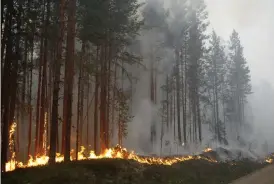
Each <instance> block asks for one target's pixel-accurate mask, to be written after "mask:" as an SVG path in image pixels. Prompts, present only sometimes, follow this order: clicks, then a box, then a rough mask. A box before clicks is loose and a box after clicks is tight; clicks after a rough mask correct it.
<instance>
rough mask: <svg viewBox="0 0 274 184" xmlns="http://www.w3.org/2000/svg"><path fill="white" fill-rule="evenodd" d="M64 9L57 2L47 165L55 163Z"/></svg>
mask: <svg viewBox="0 0 274 184" xmlns="http://www.w3.org/2000/svg"><path fill="white" fill-rule="evenodd" d="M64 8H65V0H60V2H59V29H58V42H57V51H56V61H55V67H54V78H53V93H52V95H53V96H52V110H51V129H50V130H51V131H50V151H49V163H50V164H52V163H55V157H56V147H57V146H56V144H57V142H58V141H57V140H58V100H59V83H60V72H61V71H60V70H61V60H62V44H63V37H64V14H65V13H64Z"/></svg>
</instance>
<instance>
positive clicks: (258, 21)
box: [205, 0, 274, 87]
mask: <svg viewBox="0 0 274 184" xmlns="http://www.w3.org/2000/svg"><path fill="white" fill-rule="evenodd" d="M205 2H206V3H207V7H208V11H209V20H210V22H211V25H212V26H213V28H214V29H215V30H216V32H217V33H218V34H219V35H220V36H222V37H223V38H224V39H225V40H227V39H228V38H229V35H230V34H231V32H232V29H233V28H234V29H236V31H238V32H239V34H240V37H241V41H242V44H243V46H244V53H245V56H246V58H247V61H248V64H249V66H250V69H251V77H252V83H253V84H258V82H260V81H261V80H262V79H266V80H267V81H268V82H269V83H271V84H272V86H273V87H274V0H205Z"/></svg>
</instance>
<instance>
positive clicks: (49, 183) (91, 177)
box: [2, 159, 265, 184]
mask: <svg viewBox="0 0 274 184" xmlns="http://www.w3.org/2000/svg"><path fill="white" fill-rule="evenodd" d="M264 166H265V164H260V163H255V162H251V161H247V160H245V161H237V162H235V165H232V164H231V163H212V162H208V161H205V160H190V161H186V162H181V163H177V164H174V165H172V166H164V165H146V164H140V163H137V162H135V161H132V160H120V159H100V160H85V161H78V162H71V163H60V164H56V165H53V166H43V167H35V168H27V169H17V170H15V171H13V172H8V173H4V174H2V182H3V184H63V183H64V184H179V183H182V184H217V183H218V184H220V183H229V182H231V181H233V180H235V179H237V178H239V177H241V176H244V175H246V174H248V173H250V172H252V171H254V170H257V169H259V168H262V167H264Z"/></svg>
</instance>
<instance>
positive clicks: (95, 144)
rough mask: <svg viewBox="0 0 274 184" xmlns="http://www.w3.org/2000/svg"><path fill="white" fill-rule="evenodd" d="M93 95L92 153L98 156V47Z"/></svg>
mask: <svg viewBox="0 0 274 184" xmlns="http://www.w3.org/2000/svg"><path fill="white" fill-rule="evenodd" d="M95 65H96V66H95V93H94V139H93V140H94V152H95V154H98V144H97V142H98V91H99V70H98V65H99V46H97V51H96V63H95Z"/></svg>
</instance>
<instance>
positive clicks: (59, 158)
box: [6, 145, 274, 171]
mask: <svg viewBox="0 0 274 184" xmlns="http://www.w3.org/2000/svg"><path fill="white" fill-rule="evenodd" d="M13 154H14V153H13ZM239 154H240V155H241V152H239V153H238V157H235V153H233V152H231V151H229V150H226V149H224V148H218V149H216V150H212V149H210V148H207V149H205V150H203V152H202V153H201V154H197V155H185V156H168V157H157V156H141V155H138V154H136V153H134V152H133V151H131V152H130V151H128V150H127V149H125V148H122V147H121V146H119V145H117V146H115V147H114V148H110V149H107V150H106V151H105V152H104V153H103V154H100V155H96V154H95V153H94V151H87V150H86V149H85V147H83V146H82V147H81V150H80V151H79V152H78V160H95V159H103V158H113V159H115V158H116V159H117V158H118V159H125V160H134V161H137V162H139V163H141V164H149V165H172V164H174V163H178V162H183V161H188V160H205V161H208V162H213V163H214V162H215V163H217V162H227V161H233V160H240V159H243V158H240V157H239ZM75 155H76V153H75V151H74V150H72V151H71V160H75ZM273 157H274V154H272V155H269V156H268V157H267V158H265V159H264V160H263V161H262V162H267V163H272V162H273ZM12 158H15V157H12ZM48 160H49V157H48V156H47V155H43V156H38V157H35V158H33V157H30V159H29V160H28V162H27V163H25V164H24V163H22V162H19V161H16V160H15V159H11V160H10V161H9V162H8V163H6V171H12V170H15V169H16V168H27V167H36V166H42V165H47V163H48ZM63 160H64V156H63V155H61V154H59V153H57V154H56V162H58V163H60V162H63ZM253 161H254V160H253Z"/></svg>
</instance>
